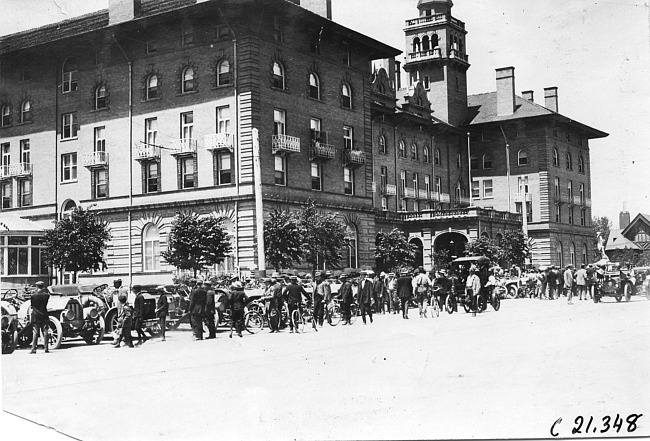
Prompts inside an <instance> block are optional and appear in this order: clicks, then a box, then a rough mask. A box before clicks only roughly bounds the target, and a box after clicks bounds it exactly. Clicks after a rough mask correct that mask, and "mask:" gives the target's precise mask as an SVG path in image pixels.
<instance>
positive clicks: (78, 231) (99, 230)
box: [43, 207, 111, 282]
mask: <svg viewBox="0 0 650 441" xmlns="http://www.w3.org/2000/svg"><path fill="white" fill-rule="evenodd" d="M91 208H92V207H91ZM91 208H88V209H84V208H82V207H77V208H75V209H74V210H73V211H72V213H70V217H67V218H64V219H61V220H59V221H56V223H55V225H54V228H53V229H51V230H46V231H45V237H44V238H43V245H45V247H46V248H45V252H44V258H45V261H46V262H47V263H48V264H49V265H52V266H54V267H56V268H60V269H62V270H64V271H69V272H72V273H73V280H74V281H75V282H76V281H77V273H79V272H84V271H90V270H96V271H99V270H102V269H104V268H106V262H104V251H105V250H106V247H107V242H108V241H109V240H111V233H110V229H109V228H108V224H107V223H106V222H105V221H103V220H101V219H100V218H98V217H97V215H96V214H95V212H93V211H91Z"/></svg>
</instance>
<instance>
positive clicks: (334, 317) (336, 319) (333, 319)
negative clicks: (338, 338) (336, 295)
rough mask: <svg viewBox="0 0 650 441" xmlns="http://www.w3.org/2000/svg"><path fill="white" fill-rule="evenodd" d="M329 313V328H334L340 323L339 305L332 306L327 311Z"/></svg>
mask: <svg viewBox="0 0 650 441" xmlns="http://www.w3.org/2000/svg"><path fill="white" fill-rule="evenodd" d="M329 313H330V321H329V324H330V326H336V325H338V324H339V323H340V322H341V307H340V306H339V305H332V307H331V308H330V309H329Z"/></svg>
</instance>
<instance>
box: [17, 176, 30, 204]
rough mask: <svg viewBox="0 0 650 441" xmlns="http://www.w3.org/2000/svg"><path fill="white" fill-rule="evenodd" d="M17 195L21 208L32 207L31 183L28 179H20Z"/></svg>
mask: <svg viewBox="0 0 650 441" xmlns="http://www.w3.org/2000/svg"><path fill="white" fill-rule="evenodd" d="M18 192H19V193H18V194H19V201H20V206H21V207H31V206H32V203H33V201H32V181H31V180H30V179H21V180H19V181H18Z"/></svg>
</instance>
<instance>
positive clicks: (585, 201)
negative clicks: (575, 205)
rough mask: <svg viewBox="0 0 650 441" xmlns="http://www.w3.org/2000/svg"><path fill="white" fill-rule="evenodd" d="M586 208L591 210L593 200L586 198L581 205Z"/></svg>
mask: <svg viewBox="0 0 650 441" xmlns="http://www.w3.org/2000/svg"><path fill="white" fill-rule="evenodd" d="M581 205H582V206H583V207H584V208H591V199H589V198H584V199H583V200H582V204H581Z"/></svg>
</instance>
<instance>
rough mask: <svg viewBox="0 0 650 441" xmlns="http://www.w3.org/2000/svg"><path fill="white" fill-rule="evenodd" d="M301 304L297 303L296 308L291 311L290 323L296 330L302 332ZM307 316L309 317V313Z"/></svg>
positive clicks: (303, 321) (303, 320) (303, 324)
mask: <svg viewBox="0 0 650 441" xmlns="http://www.w3.org/2000/svg"><path fill="white" fill-rule="evenodd" d="M302 308H303V305H302V304H301V305H298V307H297V308H296V309H294V310H293V312H292V313H291V324H292V325H293V327H294V328H295V329H296V331H297V332H300V333H302V332H304V331H305V323H306V319H305V315H304V314H303V311H302ZM309 318H311V315H309Z"/></svg>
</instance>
